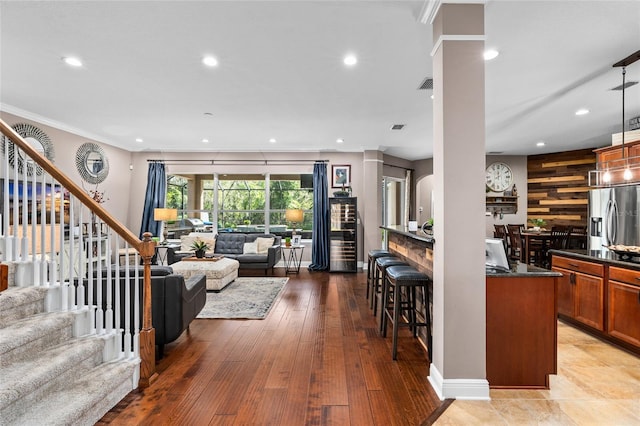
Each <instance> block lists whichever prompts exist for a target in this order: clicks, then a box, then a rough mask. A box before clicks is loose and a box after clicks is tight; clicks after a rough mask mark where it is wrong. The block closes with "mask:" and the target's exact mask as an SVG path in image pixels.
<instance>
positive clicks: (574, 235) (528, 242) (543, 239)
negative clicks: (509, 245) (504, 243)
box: [520, 229, 586, 265]
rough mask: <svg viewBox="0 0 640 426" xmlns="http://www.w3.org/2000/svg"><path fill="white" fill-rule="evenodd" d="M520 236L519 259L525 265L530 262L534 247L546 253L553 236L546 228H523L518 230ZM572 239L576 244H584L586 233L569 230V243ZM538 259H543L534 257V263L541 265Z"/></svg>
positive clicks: (570, 243)
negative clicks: (520, 250) (520, 249)
mask: <svg viewBox="0 0 640 426" xmlns="http://www.w3.org/2000/svg"><path fill="white" fill-rule="evenodd" d="M520 236H521V237H522V253H521V255H520V261H521V262H523V263H526V264H527V265H528V264H530V263H531V251H532V250H533V249H534V247H535V248H536V250H539V251H541V253H546V251H547V250H548V249H549V248H550V245H551V244H552V243H551V242H552V240H553V238H554V237H553V235H551V230H548V229H540V230H534V229H525V230H524V231H521V232H520ZM583 240H584V241H583ZM573 241H577V242H578V243H577V244H578V245H583V244H586V233H583V232H571V234H570V235H569V245H572V242H573ZM535 243H539V244H535ZM583 248H584V247H583ZM540 260H543V259H536V263H537V264H539V265H542V263H541V262H540Z"/></svg>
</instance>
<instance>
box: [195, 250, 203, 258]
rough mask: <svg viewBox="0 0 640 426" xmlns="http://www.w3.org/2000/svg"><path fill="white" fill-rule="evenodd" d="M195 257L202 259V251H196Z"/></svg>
mask: <svg viewBox="0 0 640 426" xmlns="http://www.w3.org/2000/svg"><path fill="white" fill-rule="evenodd" d="M196 257H197V258H198V259H202V258H203V257H204V250H196Z"/></svg>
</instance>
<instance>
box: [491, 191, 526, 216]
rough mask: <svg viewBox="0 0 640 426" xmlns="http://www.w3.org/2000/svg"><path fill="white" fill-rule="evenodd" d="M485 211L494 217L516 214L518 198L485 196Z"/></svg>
mask: <svg viewBox="0 0 640 426" xmlns="http://www.w3.org/2000/svg"><path fill="white" fill-rule="evenodd" d="M486 211H487V212H489V213H491V214H493V215H494V216H495V215H504V214H516V213H517V212H518V196H512V195H498V196H493V195H487V198H486Z"/></svg>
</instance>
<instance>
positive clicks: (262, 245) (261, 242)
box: [256, 237, 275, 254]
mask: <svg viewBox="0 0 640 426" xmlns="http://www.w3.org/2000/svg"><path fill="white" fill-rule="evenodd" d="M274 241H275V238H273V237H269V238H266V237H258V238H256V244H257V245H258V253H260V254H263V253H266V252H267V251H268V250H269V247H271V246H272V245H273V242H274Z"/></svg>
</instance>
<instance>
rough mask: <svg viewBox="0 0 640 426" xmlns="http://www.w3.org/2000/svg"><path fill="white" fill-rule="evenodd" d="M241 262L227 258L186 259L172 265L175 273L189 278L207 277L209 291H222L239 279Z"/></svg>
mask: <svg viewBox="0 0 640 426" xmlns="http://www.w3.org/2000/svg"><path fill="white" fill-rule="evenodd" d="M239 266H240V262H238V261H237V260H235V259H230V258H227V257H222V258H197V257H185V258H184V259H182V260H181V261H180V262H176V263H174V264H172V265H171V267H172V268H173V272H175V273H176V274H180V275H183V276H184V277H185V278H189V277H190V276H191V275H194V274H204V275H205V276H206V277H207V290H217V291H219V290H222V289H223V288H225V286H226V285H227V284H229V283H230V282H232V281H233V280H235V279H236V278H238V267H239Z"/></svg>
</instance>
